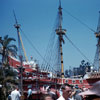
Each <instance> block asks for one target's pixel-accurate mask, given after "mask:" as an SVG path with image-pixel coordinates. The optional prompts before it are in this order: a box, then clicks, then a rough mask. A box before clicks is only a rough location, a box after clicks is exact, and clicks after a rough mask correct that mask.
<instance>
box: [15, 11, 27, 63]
mask: <svg viewBox="0 0 100 100" xmlns="http://www.w3.org/2000/svg"><path fill="white" fill-rule="evenodd" d="M14 17H15V21H16V24H15V25H14V26H15V28H16V29H17V34H18V46H19V55H22V51H21V47H22V50H23V52H24V56H25V60H26V62H27V61H28V58H27V56H26V52H25V48H24V45H23V42H22V38H21V35H20V31H19V29H20V24H18V22H17V19H16V16H15V13H14Z"/></svg>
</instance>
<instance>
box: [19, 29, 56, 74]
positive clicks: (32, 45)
mask: <svg viewBox="0 0 100 100" xmlns="http://www.w3.org/2000/svg"><path fill="white" fill-rule="evenodd" d="M20 30H21V32H22V33H23V34H24V36H25V38H26V39H27V41H28V42H29V44H30V45H31V46H32V48H33V49H34V50H35V51H36V52H37V54H38V55H39V56H40V57H41V58H42V59H43V60H44V61H45V62H46V63H47V64H48V65H49V66H50V64H49V63H48V62H47V60H46V59H45V58H44V57H43V56H42V55H41V54H40V52H39V51H38V50H37V48H36V47H35V46H34V45H33V43H32V42H31V41H30V39H29V38H28V37H27V36H26V35H25V33H24V32H23V31H22V29H21V28H20ZM50 67H51V68H52V69H53V70H54V68H53V67H52V66H50ZM54 71H55V72H56V70H54Z"/></svg>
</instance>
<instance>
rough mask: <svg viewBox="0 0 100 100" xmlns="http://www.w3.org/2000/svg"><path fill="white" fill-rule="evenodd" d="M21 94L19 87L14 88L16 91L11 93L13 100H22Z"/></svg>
mask: <svg viewBox="0 0 100 100" xmlns="http://www.w3.org/2000/svg"><path fill="white" fill-rule="evenodd" d="M20 97H21V94H20V92H19V91H18V88H17V87H14V90H13V91H12V92H11V100H20Z"/></svg>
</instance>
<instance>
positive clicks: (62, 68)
mask: <svg viewBox="0 0 100 100" xmlns="http://www.w3.org/2000/svg"><path fill="white" fill-rule="evenodd" d="M58 10H59V12H58V17H59V20H58V28H57V29H56V34H57V35H58V38H59V43H60V44H59V48H60V56H61V77H62V78H64V66H63V51H62V43H64V39H63V35H65V33H66V30H65V29H62V7H61V0H59V8H58Z"/></svg>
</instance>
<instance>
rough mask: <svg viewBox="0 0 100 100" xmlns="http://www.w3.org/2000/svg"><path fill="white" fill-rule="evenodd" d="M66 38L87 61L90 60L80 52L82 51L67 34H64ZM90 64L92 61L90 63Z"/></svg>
mask: <svg viewBox="0 0 100 100" xmlns="http://www.w3.org/2000/svg"><path fill="white" fill-rule="evenodd" d="M65 37H66V39H67V40H68V41H69V42H70V43H71V44H72V46H73V47H74V48H75V49H76V50H77V51H78V52H79V53H80V54H81V55H82V56H83V57H84V58H85V59H86V60H87V61H88V62H90V63H91V61H90V60H89V59H88V58H87V57H86V56H85V55H84V53H82V51H81V50H80V49H79V48H78V47H77V46H76V45H75V44H74V43H73V42H72V41H71V40H70V39H69V38H68V36H67V35H65ZM91 64H92V63H91Z"/></svg>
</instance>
